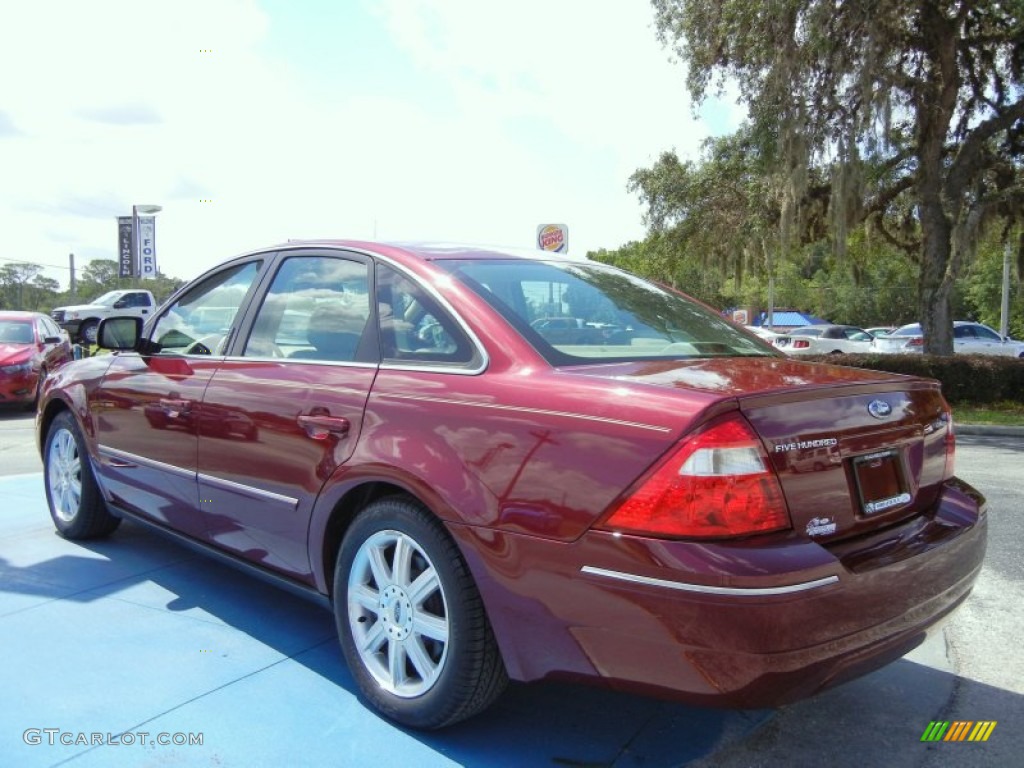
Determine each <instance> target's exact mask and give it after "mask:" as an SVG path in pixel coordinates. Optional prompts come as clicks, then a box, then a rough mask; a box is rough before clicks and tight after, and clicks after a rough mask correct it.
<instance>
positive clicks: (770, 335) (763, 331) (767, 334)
mask: <svg viewBox="0 0 1024 768" xmlns="http://www.w3.org/2000/svg"><path fill="white" fill-rule="evenodd" d="M743 327H744V328H746V329H747V330H748V331H750V332H751V333H753V334H756V335H758V336H760V337H761V338H762V339H764V340H765V341H767V342H768V343H769V344H770V343H771V342H772V341H773V340H775V339H777V338H778V337H779V336H781V335H782V334H781V333H777V332H775V331H773V330H772V329H771V328H765V327H763V326H760V325H745V326H743Z"/></svg>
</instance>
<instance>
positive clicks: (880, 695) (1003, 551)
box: [0, 411, 1024, 768]
mask: <svg viewBox="0 0 1024 768" xmlns="http://www.w3.org/2000/svg"><path fill="white" fill-rule="evenodd" d="M33 429H34V418H33V415H32V414H28V413H25V412H18V411H6V412H5V411H0V475H14V474H24V473H34V472H41V471H42V464H41V461H40V459H39V455H38V452H37V450H36V446H35V436H34V431H33ZM957 474H958V475H960V477H962V478H963V479H964V480H966V481H967V482H969V483H971V484H972V485H974V486H975V487H976V488H978V489H979V490H981V491H982V492H983V493H984V494H985V495H986V496H987V497H988V501H989V516H990V517H989V525H990V527H989V531H990V537H989V549H988V556H987V559H986V565H985V568H984V570H983V572H982V575H981V578H980V579H979V581H978V584H977V586H976V588H975V590H974V593H973V595H972V596H971V598H970V599H969V600H968V602H967V603H966V604H965V605H964V606H963V607H962V608H961V609H960V610H959V611H958V612H957V613H956V614H955V615H954V616H953V617H952V619H950V620H949V622H948V623H947V624H946V625H945V626H944V627H943V628H942V630H941V631H938V632H936V634H935V636H934V637H933V638H931V639H930V640H929V641H928V642H927V643H926V644H925V645H924V646H922V647H921V648H920V649H918V650H917V651H915V652H914V653H912V654H911V655H910V656H908V657H906V658H905V659H902V660H900V661H898V662H896V663H895V664H892V665H890V666H889V667H887V668H885V669H883V670H880V671H878V672H876V673H874V674H872V675H870V676H868V677H865V678H862V679H860V680H857V681H854V682H852V683H848V684H846V685H844V686H841V687H839V688H836V689H833V690H831V691H828V692H826V693H824V694H821V695H819V696H817V697H815V698H813V699H810V700H807V701H803V702H800V703H799V704H794V705H792V706H789V707H785V708H783V709H780V710H778V711H777V712H776V714H775V716H774V717H772V718H771V719H769V720H768V721H767V723H766V725H764V726H763V727H761V728H760V729H759V730H757V731H756V732H755V733H753V734H752V735H751V736H749V737H747V738H745V739H740V740H739V741H733V742H732V743H731V744H730V746H728V747H726V748H724V749H720V750H717V751H715V752H713V753H712V754H710V755H709V756H708V757H705V758H703V759H701V760H699V761H697V762H695V763H691V764H690V765H692V766H695V767H696V768H753V767H755V766H783V765H784V766H787V768H788V767H789V766H794V767H799V766H815V768H816V767H817V766H820V765H823V764H827V765H830V766H837V767H839V768H845V767H846V766H849V767H850V768H863V766H869V765H886V766H890V767H892V768H902V767H903V766H907V767H908V768H909V767H911V766H912V767H913V768H931V767H932V766H935V767H936V768H937V767H938V766H943V767H945V766H972V768H996V767H997V766H998V767H1000V768H1001V767H1002V766H1007V765H1019V764H1020V760H1021V757H1020V756H1021V755H1022V754H1024V653H1021V638H1024V611H1022V610H1021V609H1020V606H1021V605H1022V604H1024V584H1022V582H1024V556H1022V551H1021V550H1022V544H1021V542H1024V438H1021V437H984V436H963V435H961V436H960V437H959V439H958V449H957ZM40 493H42V486H41V485H40ZM934 720H941V721H958V720H960V721H975V722H976V721H981V720H989V721H997V725H996V727H995V729H994V731H993V732H992V735H991V737H990V738H989V740H988V741H986V742H984V743H972V742H936V743H922V742H921V736H922V734H923V732H924V731H925V729H926V728H927V727H928V725H929V723H930V722H931V721H934ZM665 738H672V734H665Z"/></svg>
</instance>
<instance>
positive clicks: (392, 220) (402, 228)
mask: <svg viewBox="0 0 1024 768" xmlns="http://www.w3.org/2000/svg"><path fill="white" fill-rule="evenodd" d="M302 7H303V4H302V3H295V4H294V8H292V7H290V8H289V12H296V13H298V12H300V11H301V9H302ZM362 7H363V10H364V11H367V12H370V13H372V14H374V18H375V19H377V20H378V22H379V23H380V24H382V25H384V26H385V27H386V29H387V31H388V32H389V33H390V35H391V39H392V40H393V42H394V45H393V46H392V47H390V48H387V49H385V50H381V51H379V52H378V55H377V58H368V59H367V60H366V61H365V64H364V66H365V67H367V68H373V67H378V68H383V67H388V66H391V65H392V64H393V63H397V62H405V63H406V64H407V65H411V66H412V67H413V68H414V69H415V71H416V72H418V73H419V75H420V78H419V81H418V85H422V83H423V82H427V83H429V84H431V87H432V89H433V90H432V91H431V93H424V92H420V91H417V90H416V88H417V84H410V87H409V89H408V91H407V92H405V93H402V92H394V91H388V92H382V93H378V94H372V93H368V92H367V90H366V89H359V88H356V87H354V84H357V83H359V82H360V81H361V79H362V78H363V77H364V75H365V71H352V72H345V73H344V76H343V77H341V78H339V79H338V80H337V81H336V82H330V83H328V84H327V85H326V86H325V85H324V84H323V83H318V82H315V81H316V77H317V72H315V71H313V70H306V69H304V68H303V67H304V66H305V65H303V64H302V63H299V62H294V63H293V62H291V61H285V62H282V61H280V60H279V59H278V58H277V57H275V56H274V55H271V54H269V53H268V49H269V46H268V40H269V39H270V38H271V37H272V35H273V33H274V32H275V30H276V29H277V28H276V27H275V18H273V17H272V16H270V15H268V14H267V13H266V12H265V11H264V10H262V9H261V7H260V6H259V4H258V3H257V2H254V1H253V0H210V1H209V2H204V1H202V0H176V2H174V3H155V2H154V3H143V2H120V1H116V0H92V1H91V2H88V3H85V2H58V3H45V4H43V3H18V4H16V5H15V4H13V3H12V4H11V6H10V8H5V9H4V10H5V19H6V20H7V22H8V23H7V24H6V25H5V27H6V28H5V32H4V33H3V39H2V40H0V71H4V72H5V73H17V74H18V76H17V77H10V76H7V77H5V79H4V84H3V92H2V98H0V109H2V110H3V111H2V112H0V167H2V168H3V169H4V170H3V175H4V183H3V184H2V185H0V257H3V258H5V259H11V258H14V259H25V260H29V261H35V262H37V263H43V264H56V265H63V264H64V263H65V261H66V254H67V252H68V251H71V250H74V251H75V252H76V254H78V255H79V257H80V264H81V262H82V261H85V260H87V259H89V258H97V257H102V258H113V257H114V245H115V224H114V217H116V216H117V215H119V214H121V215H123V214H126V213H128V212H130V209H131V205H132V204H133V203H157V204H160V205H163V206H164V211H163V213H161V215H160V218H159V221H158V225H157V232H158V238H157V239H158V244H159V251H160V259H161V267H162V268H163V269H164V271H166V272H168V273H169V274H172V275H176V276H179V277H191V276H193V275H195V274H197V273H198V272H199V271H201V270H202V269H205V268H206V267H209V266H211V265H213V264H214V263H216V262H217V261H219V260H221V259H223V258H226V257H228V256H230V255H232V254H234V253H238V252H241V251H243V250H246V249H249V248H253V247H258V246H261V245H266V244H270V243H273V242H279V241H282V240H285V239H287V238H289V237H372V236H373V235H374V232H375V231H376V233H377V234H378V235H379V236H380V237H381V238H394V239H421V238H422V239H433V238H437V239H445V240H461V241H482V242H501V243H507V244H518V245H526V244H529V242H530V239H531V238H532V234H533V230H534V227H535V226H536V225H537V224H538V223H540V222H541V221H565V222H567V223H568V224H569V226H570V244H571V245H572V247H573V250H574V251H578V252H582V251H584V250H587V249H592V248H597V247H616V246H618V245H620V244H621V243H623V242H625V241H626V240H629V239H634V238H638V237H641V236H642V235H643V230H642V227H641V225H640V214H641V210H640V207H639V204H638V202H637V201H636V199H635V197H633V196H631V195H629V194H628V193H627V192H626V190H625V185H626V181H627V179H628V176H629V174H630V173H632V172H633V171H634V170H635V169H636V168H638V167H641V166H644V165H647V164H649V163H650V162H652V161H653V160H654V159H655V158H656V157H657V155H658V154H659V153H660V152H661V151H662V150H664V149H671V148H676V149H677V150H679V151H680V152H681V153H684V154H688V153H692V152H693V151H694V150H695V148H696V146H697V144H698V143H699V141H700V140H701V139H702V138H703V137H704V136H705V135H706V133H707V131H706V128H705V127H704V126H703V125H702V124H700V123H698V122H695V121H694V120H693V118H692V116H691V114H690V111H689V106H688V104H687V100H686V97H685V89H684V80H683V78H684V73H683V71H682V69H681V68H680V67H679V66H678V65H671V64H669V63H668V61H667V58H668V57H667V54H666V52H665V51H663V50H662V49H661V48H660V46H659V45H658V43H657V41H656V39H655V36H654V32H653V29H652V28H651V16H652V14H651V12H650V9H649V7H648V6H646V4H644V3H639V4H638V3H635V2H631V1H629V0H617V1H615V2H608V3H604V4H593V3H589V2H569V1H564V2H548V3H544V2H538V1H537V0H523V1H522V2H519V3H516V4H512V5H504V6H495V5H494V4H490V3H479V2H469V1H468V0H429V2H428V0H408V1H405V2H403V1H402V0H386V1H385V2H382V3H365V4H364V6H362ZM347 8H348V9H349V10H350V11H352V12H355V11H356V9H355V8H351V7H347ZM309 23H311V24H315V23H317V19H316V18H314V17H312V16H311V17H310V19H309ZM345 34H346V30H344V29H339V30H338V34H337V44H338V45H339V46H344V45H346V44H348V43H349V42H351V41H349V40H347V39H346V36H345ZM297 44H301V41H298V43H297ZM207 51H209V52H207ZM324 56H325V57H326V56H330V51H324ZM436 94H440V95H441V98H442V101H443V104H435V103H432V102H431V98H432V97H433V96H435V95H436ZM201 200H212V202H200V201H201ZM51 275H52V276H54V277H58V278H60V279H62V280H63V281H66V272H64V273H61V272H52V273H51Z"/></svg>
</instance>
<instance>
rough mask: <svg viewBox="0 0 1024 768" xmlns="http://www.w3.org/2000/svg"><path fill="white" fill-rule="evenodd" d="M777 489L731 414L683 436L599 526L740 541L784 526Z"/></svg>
mask: <svg viewBox="0 0 1024 768" xmlns="http://www.w3.org/2000/svg"><path fill="white" fill-rule="evenodd" d="M789 526H790V523H789V514H788V512H787V510H786V501H785V498H784V497H783V495H782V487H781V486H780V485H779V480H778V478H777V477H776V476H775V473H774V472H773V471H772V470H771V469H770V468H769V466H768V455H767V454H766V453H765V451H764V447H763V446H762V445H761V442H760V441H759V440H758V439H757V435H755V434H754V431H753V429H752V428H751V427H750V425H749V424H747V422H746V420H744V419H743V417H741V416H739V415H738V414H734V415H732V416H728V417H725V418H723V419H719V420H718V421H714V422H711V423H710V424H709V425H708V426H707V427H705V428H704V429H702V430H701V431H699V432H697V433H696V434H694V435H692V436H690V437H689V438H687V439H685V440H684V441H683V442H682V443H681V444H680V446H679V447H678V448H677V449H676V450H675V451H674V452H673V453H671V454H670V455H669V457H668V458H667V459H666V460H665V461H663V462H662V463H661V464H660V465H659V466H657V467H656V468H655V469H653V470H652V471H651V472H650V473H649V474H648V475H647V476H646V477H645V478H644V479H643V480H642V481H641V483H640V485H639V486H638V487H637V488H635V489H634V490H633V491H632V492H631V493H630V494H629V495H628V496H627V498H626V499H625V500H624V501H623V502H622V503H621V504H619V506H618V507H615V508H614V509H613V510H612V512H611V513H610V514H609V515H608V516H607V517H606V518H605V519H604V520H603V521H602V523H601V527H602V528H606V529H611V530H615V531H630V532H636V533H644V534H652V535H656V536H681V537H700V538H706V537H724V536H745V535H748V534H751V533H764V532H766V531H776V530H781V529H784V528H789Z"/></svg>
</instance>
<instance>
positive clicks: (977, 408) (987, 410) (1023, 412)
mask: <svg viewBox="0 0 1024 768" xmlns="http://www.w3.org/2000/svg"><path fill="white" fill-rule="evenodd" d="M953 423H954V424H956V423H960V424H995V425H998V426H1002V427H1024V403H1016V402H1004V403H986V404H985V405H974V404H972V403H961V404H959V405H954V406H953Z"/></svg>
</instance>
